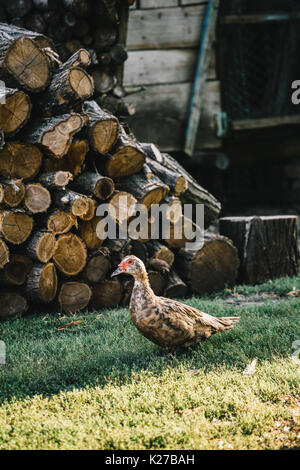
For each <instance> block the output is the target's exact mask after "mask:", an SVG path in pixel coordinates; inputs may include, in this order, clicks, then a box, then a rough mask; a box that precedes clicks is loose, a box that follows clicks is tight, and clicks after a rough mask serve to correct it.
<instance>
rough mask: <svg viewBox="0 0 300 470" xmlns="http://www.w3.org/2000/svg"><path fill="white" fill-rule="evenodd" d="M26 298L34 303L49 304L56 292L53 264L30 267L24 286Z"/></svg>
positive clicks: (55, 276) (55, 275)
mask: <svg viewBox="0 0 300 470" xmlns="http://www.w3.org/2000/svg"><path fill="white" fill-rule="evenodd" d="M25 292H26V296H27V298H28V299H29V300H30V301H31V302H34V303H37V304H39V303H40V302H42V303H50V302H52V300H54V298H55V296H56V292H57V274H56V269H55V266H54V264H53V263H47V264H36V265H34V266H33V267H32V269H31V271H30V273H29V274H28V277H27V282H26V285H25Z"/></svg>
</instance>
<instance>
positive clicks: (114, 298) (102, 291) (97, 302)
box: [91, 279, 123, 310]
mask: <svg viewBox="0 0 300 470" xmlns="http://www.w3.org/2000/svg"><path fill="white" fill-rule="evenodd" d="M92 292H93V297H92V301H91V303H92V306H93V307H94V308H95V309H96V310H98V309H102V308H115V307H117V306H118V305H120V303H121V300H122V295H123V289H122V284H121V283H120V281H119V280H108V279H106V280H105V281H103V282H100V283H99V284H96V285H94V286H93V287H92Z"/></svg>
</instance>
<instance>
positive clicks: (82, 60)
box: [57, 48, 91, 72]
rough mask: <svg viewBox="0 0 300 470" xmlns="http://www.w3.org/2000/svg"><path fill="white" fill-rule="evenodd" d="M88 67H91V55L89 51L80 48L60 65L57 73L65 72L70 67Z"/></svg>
mask: <svg viewBox="0 0 300 470" xmlns="http://www.w3.org/2000/svg"><path fill="white" fill-rule="evenodd" d="M89 65H91V55H90V53H89V51H87V50H86V49H83V48H81V49H79V50H78V51H76V52H74V54H72V55H71V57H69V59H68V60H67V61H66V62H65V63H64V64H62V65H60V66H59V68H58V70H57V72H65V71H67V70H70V69H71V68H72V67H83V68H87V67H89Z"/></svg>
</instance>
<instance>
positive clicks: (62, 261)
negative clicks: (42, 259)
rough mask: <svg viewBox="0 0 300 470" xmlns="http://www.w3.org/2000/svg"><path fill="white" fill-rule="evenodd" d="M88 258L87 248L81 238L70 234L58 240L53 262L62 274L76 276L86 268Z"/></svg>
mask: <svg viewBox="0 0 300 470" xmlns="http://www.w3.org/2000/svg"><path fill="white" fill-rule="evenodd" d="M86 258H87V253H86V247H85V244H84V243H83V241H82V240H81V238H80V237H78V236H77V235H74V234H73V233H70V234H66V235H61V236H60V237H59V238H58V240H57V242H56V247H55V252H54V255H53V260H54V262H55V264H56V266H57V267H58V269H59V270H60V271H61V272H62V273H64V274H66V275H68V276H76V275H77V274H79V273H80V272H81V271H82V270H83V268H84V267H85V265H86Z"/></svg>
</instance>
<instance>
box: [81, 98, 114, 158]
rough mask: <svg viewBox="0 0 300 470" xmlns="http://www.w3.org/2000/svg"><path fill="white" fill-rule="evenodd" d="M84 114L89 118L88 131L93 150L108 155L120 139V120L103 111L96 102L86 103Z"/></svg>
mask: <svg viewBox="0 0 300 470" xmlns="http://www.w3.org/2000/svg"><path fill="white" fill-rule="evenodd" d="M84 112H85V114H86V115H87V116H88V124H87V130H88V135H89V141H90V143H91V146H92V148H93V149H94V150H95V151H96V152H99V153H100V154H106V153H107V152H108V151H109V150H110V149H111V148H112V146H113V145H114V144H115V143H116V140H117V138H118V134H119V121H118V119H117V118H116V117H115V116H113V115H111V114H109V113H107V112H105V111H103V110H102V109H101V108H100V107H99V106H98V104H97V103H96V102H95V101H86V102H85V103H84Z"/></svg>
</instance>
